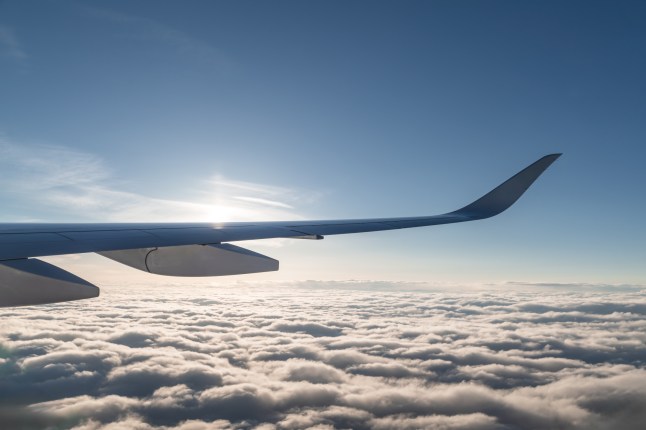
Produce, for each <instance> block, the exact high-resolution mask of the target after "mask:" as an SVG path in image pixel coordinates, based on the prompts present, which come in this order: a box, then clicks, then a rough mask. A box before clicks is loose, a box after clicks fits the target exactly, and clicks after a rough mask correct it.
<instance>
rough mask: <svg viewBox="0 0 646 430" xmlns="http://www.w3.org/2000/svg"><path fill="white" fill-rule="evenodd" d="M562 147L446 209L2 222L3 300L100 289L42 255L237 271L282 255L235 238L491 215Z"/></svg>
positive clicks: (265, 266) (171, 269)
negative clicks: (307, 217)
mask: <svg viewBox="0 0 646 430" xmlns="http://www.w3.org/2000/svg"><path fill="white" fill-rule="evenodd" d="M560 155H561V154H551V155H547V156H545V157H543V158H541V159H539V160H538V161H536V162H534V163H533V164H531V165H529V166H528V167H526V168H525V169H523V170H522V171H520V172H519V173H517V174H516V175H514V176H512V177H511V178H510V179H508V180H507V181H505V182H503V183H502V184H501V185H499V186H498V187H496V188H494V189H493V190H492V191H490V192H489V193H487V194H485V195H484V196H482V197H480V198H479V199H477V200H475V201H474V202H473V203H471V204H469V205H467V206H464V207H463V208H461V209H458V210H456V211H453V212H449V213H445V214H442V215H432V216H420V217H405V218H371V219H351V220H322V221H291V222H289V221H286V222H240V223H235V222H234V223H96V224H94V223H92V224H35V223H9V224H0V306H22V305H34V304H43V303H54V302H61V301H69V300H78V299H84V298H91V297H97V296H98V295H99V289H98V288H97V287H96V286H94V285H92V284H91V283H89V282H88V281H86V280H84V279H81V278H79V277H77V276H75V275H73V274H71V273H69V272H67V271H65V270H63V269H61V268H59V267H56V266H54V265H52V264H49V263H46V262H44V261H42V260H38V259H37V258H34V257H41V256H49V255H61V254H77V253H85V252H95V253H98V254H100V255H103V256H105V257H107V258H110V259H112V260H115V261H118V262H120V263H123V264H126V265H128V266H131V267H134V268H137V269H140V270H144V271H146V272H150V273H155V274H160V275H170V276H221V275H234V274H244V273H257V272H266V271H273V270H278V261H276V260H274V259H272V258H270V257H267V256H264V255H262V254H258V253H256V252H253V251H250V250H248V249H245V248H241V247H239V246H236V245H232V244H231V243H230V242H238V241H244V240H255V239H270V238H301V239H323V237H324V236H328V235H335V234H348V233H364V232H370V231H381V230H395V229H401V228H412V227H424V226H430V225H439V224H449V223H456V222H464V221H474V220H479V219H485V218H489V217H492V216H494V215H498V214H499V213H501V212H503V211H504V210H506V209H507V208H509V207H510V206H511V205H512V204H514V203H515V202H516V200H518V198H519V197H520V196H521V195H522V194H523V193H524V192H525V191H526V190H527V188H529V186H530V185H531V184H532V183H533V182H534V181H535V180H536V179H537V178H538V177H539V176H540V175H541V173H543V171H544V170H545V169H547V168H548V167H549V166H550V164H552V163H553V162H554V161H555V160H556V159H557V158H558V157H559V156H560Z"/></svg>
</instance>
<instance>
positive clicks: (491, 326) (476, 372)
mask: <svg viewBox="0 0 646 430" xmlns="http://www.w3.org/2000/svg"><path fill="white" fill-rule="evenodd" d="M324 284H325V283H323V282H321V283H319V288H317V289H309V288H308V286H307V284H292V285H291V286H284V285H280V284H263V283H257V284H255V285H252V284H251V283H250V284H248V285H246V286H245V285H244V284H235V285H233V284H232V285H228V286H225V285H223V286H221V287H214V286H211V287H204V286H201V287H200V286H193V287H190V286H184V287H174V286H171V285H162V286H160V285H157V286H155V287H147V286H145V285H127V286H126V285H124V286H121V287H111V288H106V289H105V290H104V294H103V295H102V297H101V298H100V299H97V300H92V301H85V302H77V303H65V304H59V305H48V306H42V307H32V308H16V309H3V310H0V317H1V318H2V320H3V321H4V322H5V323H4V324H3V326H2V327H1V328H0V351H2V359H1V360H0V404H2V405H6V406H5V407H4V408H0V420H1V421H2V422H3V423H12V424H13V425H14V427H15V428H29V426H30V425H31V427H35V428H38V427H39V426H40V427H45V426H50V427H56V428H74V429H76V430H80V429H103V430H106V429H114V428H141V429H149V428H151V429H152V428H163V429H184V430H188V429H211V428H236V429H240V428H249V429H252V428H253V429H301V428H353V429H370V428H377V429H391V428H405V429H417V428H431V429H432V428H438V429H465V428H468V429H515V428H528V429H543V428H563V429H588V428H596V429H614V428H622V429H639V428H641V426H642V425H643V422H644V420H645V419H646V415H645V412H644V408H643V405H644V404H646V403H645V402H646V388H645V387H646V370H645V369H644V360H643V358H644V356H645V354H646V349H645V348H646V347H645V345H646V334H645V333H646V326H645V324H646V320H645V319H644V316H645V315H646V296H644V291H643V290H635V291H633V292H622V291H619V292H615V293H606V292H604V293H599V292H597V291H595V289H594V288H592V286H591V288H589V289H586V290H581V291H579V292H572V291H554V290H552V291H549V292H545V291H544V290H542V289H541V288H540V287H534V290H533V291H530V290H525V291H521V292H515V291H513V290H509V289H508V288H507V289H505V288H504V287H503V288H499V289H494V290H487V291H476V290H466V291H455V290H444V291H440V290H437V291H433V292H421V291H418V292H407V291H397V290H394V291H385V290H381V291H363V290H361V289H353V288H352V287H351V286H350V287H349V288H346V289H345V290H340V289H339V288H338V285H335V284H332V285H331V288H330V289H325V285H324ZM381 286H382V287H383V283H382V284H381Z"/></svg>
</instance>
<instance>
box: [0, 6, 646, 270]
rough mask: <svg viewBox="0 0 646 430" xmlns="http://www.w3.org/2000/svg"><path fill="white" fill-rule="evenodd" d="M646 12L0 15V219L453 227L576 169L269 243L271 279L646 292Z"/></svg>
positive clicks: (290, 10) (40, 10)
mask: <svg viewBox="0 0 646 430" xmlns="http://www.w3.org/2000/svg"><path fill="white" fill-rule="evenodd" d="M645 17H646V5H644V3H643V2H630V1H622V2H610V1H607V2H593V1H585V2H584V1H568V2H561V1H558V2H549V1H541V2H538V1H535V2H515V1H491V2H478V1H472V2H468V1H465V2H451V1H443V2H430V1H425V2H421V1H420V2H415V1H409V2H405V3H401V2H375V1H370V2H360V1H353V2H340V1H339V2H334V1H332V2H330V1H328V2H297V1H294V2H288V1H280V2H246V1H235V2H234V1H230V2H212V1H203V2H200V1H192V2H182V3H179V2H166V1H154V2H153V1H138V2H130V1H112V2H91V1H86V2H68V1H58V2H35V1H4V2H0V99H1V100H2V103H0V139H1V143H2V146H1V148H2V149H1V151H0V169H1V173H0V183H1V188H2V190H1V191H0V197H1V198H2V201H3V205H2V206H3V211H2V213H0V220H2V221H4V222H9V221H26V220H39V221H112V220H114V221H126V220H137V221H146V220H151V221H162V220H168V221H175V220H189V219H195V220H204V219H213V220H218V219H224V220H229V219H236V220H252V219H253V220H262V219H284V218H351V217H362V218H363V217H371V216H376V217H379V216H400V215H401V216H409V215H411V216H412V215H422V214H434V213H442V212H446V211H450V210H453V209H456V208H458V207H460V206H462V205H464V204H466V203H468V202H469V201H471V200H473V199H474V198H476V197H478V196H479V195H481V194H482V193H484V192H486V191H488V190H489V189H490V188H492V187H493V186H495V185H497V184H498V183H499V182H501V181H502V180H504V179H506V178H507V177H508V176H510V175H512V174H513V173H515V172H516V171H517V170H519V169H520V168H522V167H524V166H525V165H527V164H529V163H530V162H532V161H534V160H535V159H537V158H538V157H540V156H542V155H545V154H547V153H551V152H563V153H564V156H563V157H561V159H559V160H558V162H557V163H555V164H554V166H553V167H552V168H550V169H549V170H548V172H546V174H545V176H544V177H541V178H540V179H539V181H538V182H537V183H536V184H535V186H534V187H532V189H530V191H529V192H528V194H527V195H526V196H524V197H523V198H522V199H521V200H520V201H519V202H518V204H517V205H516V206H514V207H512V208H511V209H510V210H509V211H508V212H506V213H504V214H502V215H500V216H499V217H496V218H493V219H491V220H487V221H482V222H477V223H468V224H458V225H452V226H441V227H433V228H427V229H415V230H409V231H401V232H388V233H375V234H366V235H356V236H347V237H330V238H327V239H326V240H324V241H320V242H316V243H315V242H309V241H296V242H290V241H282V242H272V243H270V244H261V243H257V244H254V249H255V250H258V251H260V252H264V253H267V254H269V255H271V256H273V257H276V258H279V259H280V260H281V263H282V266H281V272H279V273H277V274H266V275H257V276H262V279H270V280H272V279H276V280H280V279H349V278H356V279H387V280H417V281H428V282H446V283H477V282H504V281H510V280H512V281H527V282H539V281H546V282H596V283H644V282H646V272H645V271H644V269H643V265H644V261H645V260H646V258H645V257H646V249H645V247H644V243H646V229H645V228H644V225H643V221H642V220H643V213H644V212H645V209H646V198H645V197H644V191H643V185H644V184H645V183H646V172H645V169H644V168H643V160H644V159H645V158H646V149H645V142H646V126H645V125H644V118H646V102H645V100H646V80H644V79H643V76H646V26H644V25H643V23H644V18H645ZM101 261H102V260H100V259H99V257H89V258H85V257H84V259H82V261H81V262H76V263H74V262H71V263H70V266H69V267H73V265H74V264H87V265H88V267H90V266H92V267H94V268H96V267H95V266H98V265H99V266H100V265H102V264H103V263H101ZM110 264H111V263H106V266H102V267H104V268H105V267H109V268H112V267H113V266H110ZM88 270H89V269H88ZM125 270H127V269H125ZM76 272H78V271H76ZM131 275H132V272H129V271H126V275H124V276H131ZM251 278H252V279H254V277H251Z"/></svg>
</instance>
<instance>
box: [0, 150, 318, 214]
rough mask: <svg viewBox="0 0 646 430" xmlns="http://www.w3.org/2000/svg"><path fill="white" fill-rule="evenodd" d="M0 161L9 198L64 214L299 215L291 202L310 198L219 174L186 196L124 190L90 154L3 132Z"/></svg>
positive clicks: (0, 180)
mask: <svg viewBox="0 0 646 430" xmlns="http://www.w3.org/2000/svg"><path fill="white" fill-rule="evenodd" d="M0 166H2V175H0V186H1V187H2V192H4V193H11V194H12V197H13V198H14V200H16V199H17V200H22V201H24V202H30V204H31V206H32V207H33V206H34V205H36V207H37V208H39V210H40V211H43V210H47V209H55V210H56V211H57V213H58V214H60V216H67V217H68V220H71V219H75V220H78V219H82V220H84V221H115V222H120V221H124V222H125V221H147V222H154V221H158V222H172V221H177V222H180V221H205V222H223V221H250V220H279V219H299V218H301V216H300V215H299V214H298V213H296V211H295V209H294V203H295V202H298V200H299V198H300V196H301V195H307V196H309V197H308V198H311V193H303V192H299V191H297V190H294V189H287V188H280V187H272V186H268V185H264V184H253V183H249V182H244V181H241V182H238V181H235V180H233V179H228V178H222V177H221V176H218V175H213V176H212V177H210V178H208V179H207V178H204V179H197V183H198V185H197V186H196V188H197V191H196V192H195V193H194V194H191V196H192V199H191V200H177V199H171V198H169V199H163V198H156V197H151V196H146V195H142V194H139V193H134V192H131V191H126V190H125V189H124V187H126V186H127V183H126V184H124V183H123V180H121V181H119V182H117V181H116V180H114V179H113V178H112V176H111V172H110V169H109V168H108V167H107V166H106V164H105V162H104V161H103V160H102V159H101V158H100V157H97V156H95V155H93V154H89V153H85V152H81V151H77V150H73V149H70V148H66V147H62V146H53V145H38V144H19V143H16V142H11V141H9V140H8V139H7V138H4V139H2V140H0ZM200 184H201V186H200ZM242 193H244V194H245V195H241V194H242ZM287 201H289V202H290V203H292V204H290V203H287ZM27 215H30V214H25V216H27ZM6 221H11V220H6ZM47 221H52V220H51V219H49V220H47Z"/></svg>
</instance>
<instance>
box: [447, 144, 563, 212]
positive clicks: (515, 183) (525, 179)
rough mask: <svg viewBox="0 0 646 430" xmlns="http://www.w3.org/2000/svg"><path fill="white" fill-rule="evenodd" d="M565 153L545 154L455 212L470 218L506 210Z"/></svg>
mask: <svg viewBox="0 0 646 430" xmlns="http://www.w3.org/2000/svg"><path fill="white" fill-rule="evenodd" d="M561 155H563V153H560V152H559V153H552V154H548V155H545V156H543V157H541V158H539V159H538V160H536V161H534V162H533V163H532V164H530V165H529V166H527V167H525V168H524V169H523V170H521V171H520V172H518V173H516V174H515V175H514V176H512V177H511V178H509V179H507V180H506V181H505V182H503V183H502V184H500V185H498V186H497V187H496V188H494V189H493V190H491V191H489V192H488V193H487V194H485V195H484V196H482V197H480V198H479V199H477V200H476V201H474V202H473V203H471V204H469V205H467V206H465V207H463V208H461V209H458V210H457V211H455V212H452V213H453V214H459V215H464V216H467V217H468V218H470V219H473V220H475V219H484V218H490V217H492V216H495V215H498V214H499V213H502V212H504V211H505V210H507V209H508V208H509V207H510V206H512V205H513V204H514V203H516V201H517V200H518V199H519V198H520V196H522V195H523V194H524V193H525V191H527V189H528V188H529V187H530V186H531V185H532V184H533V183H534V182H535V181H536V179H538V177H539V176H541V174H542V173H543V172H544V171H545V170H546V169H547V168H548V167H549V166H550V165H551V164H552V163H553V162H554V161H556V160H557V159H558V158H559V157H560V156H561Z"/></svg>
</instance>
